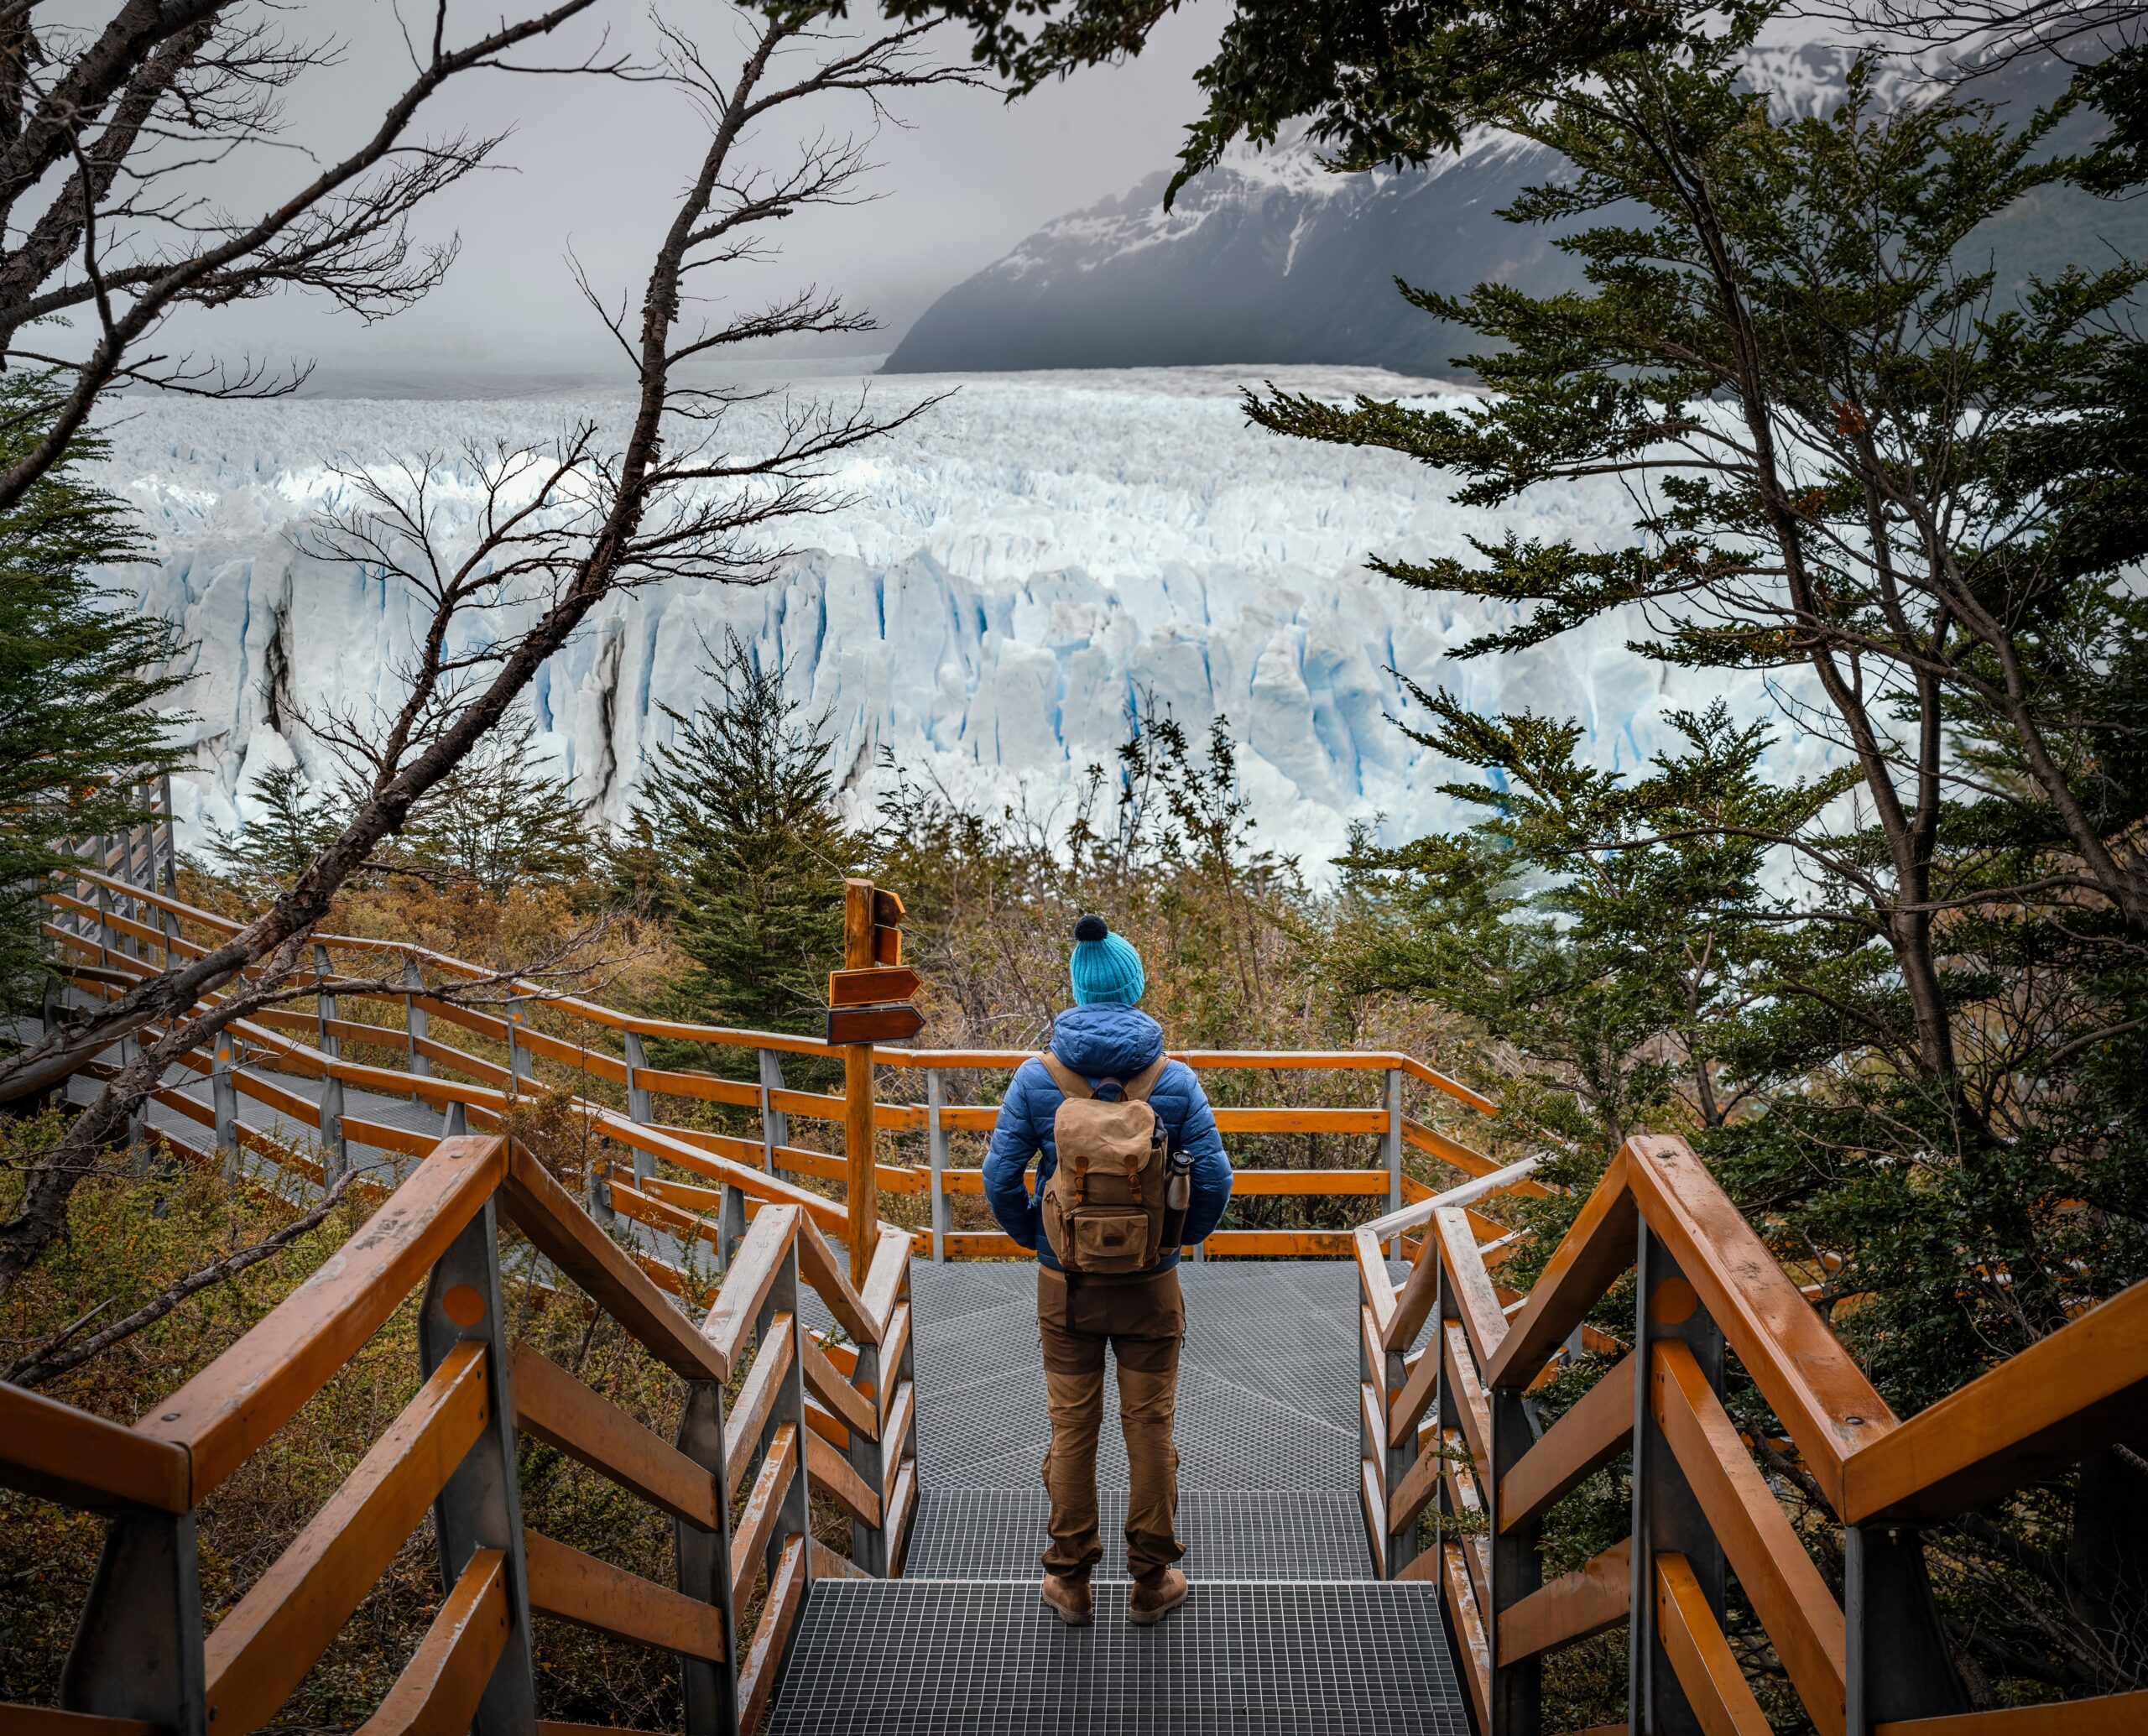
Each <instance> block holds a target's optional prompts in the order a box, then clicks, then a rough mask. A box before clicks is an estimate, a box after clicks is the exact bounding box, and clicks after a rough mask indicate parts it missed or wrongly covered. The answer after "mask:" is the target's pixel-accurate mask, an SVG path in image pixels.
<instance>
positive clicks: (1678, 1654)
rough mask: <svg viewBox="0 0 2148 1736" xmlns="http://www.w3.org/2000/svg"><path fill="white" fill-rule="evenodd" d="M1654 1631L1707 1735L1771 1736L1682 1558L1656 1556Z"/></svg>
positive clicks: (1697, 1583) (1713, 1614)
mask: <svg viewBox="0 0 2148 1736" xmlns="http://www.w3.org/2000/svg"><path fill="white" fill-rule="evenodd" d="M1655 1631H1656V1634H1657V1637H1658V1638H1659V1639H1661V1641H1662V1642H1663V1650H1664V1652H1665V1654H1666V1655H1667V1656H1668V1657H1669V1658H1670V1660H1671V1671H1672V1673H1673V1674H1675V1675H1676V1676H1677V1678H1678V1686H1681V1688H1683V1689H1684V1690H1685V1691H1686V1700H1687V1704H1689V1705H1690V1706H1691V1707H1692V1708H1693V1715H1694V1717H1695V1718H1697V1719H1699V1720H1700V1725H1701V1728H1702V1730H1703V1731H1704V1732H1705V1733H1706V1736H1769V1730H1768V1721H1767V1719H1766V1718H1765V1717H1763V1716H1762V1715H1761V1713H1760V1702H1758V1701H1756V1700H1755V1699H1754V1697H1753V1691H1752V1689H1751V1688H1749V1687H1748V1686H1746V1685H1745V1676H1744V1671H1741V1670H1740V1669H1739V1667H1738V1659H1737V1656H1736V1655H1735V1654H1734V1652H1732V1650H1731V1649H1730V1642H1729V1641H1728V1640H1725V1639H1724V1638H1723V1629H1721V1628H1719V1627H1718V1626H1717V1625H1716V1619H1715V1613H1714V1612H1713V1610H1711V1609H1710V1608H1708V1600H1707V1594H1706V1593H1703V1592H1702V1590H1701V1584H1700V1582H1699V1581H1698V1580H1697V1579H1696V1578H1695V1577H1693V1570H1692V1567H1690V1566H1689V1565H1688V1564H1687V1560H1686V1557H1685V1556H1682V1555H1669V1554H1666V1555H1660V1556H1657V1557H1656V1558H1655ZM1838 1718H1839V1711H1838Z"/></svg>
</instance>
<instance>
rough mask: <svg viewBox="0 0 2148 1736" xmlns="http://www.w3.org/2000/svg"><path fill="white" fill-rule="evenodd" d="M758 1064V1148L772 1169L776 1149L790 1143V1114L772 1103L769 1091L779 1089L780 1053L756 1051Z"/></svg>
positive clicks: (780, 1085)
mask: <svg viewBox="0 0 2148 1736" xmlns="http://www.w3.org/2000/svg"><path fill="white" fill-rule="evenodd" d="M758 1053H759V1056H760V1065H761V1150H762V1153H763V1155H764V1158H763V1160H764V1167H765V1168H766V1169H767V1170H768V1172H769V1174H770V1175H771V1176H773V1175H774V1174H775V1173H776V1156H775V1155H776V1152H777V1151H778V1150H779V1149H780V1148H781V1147H783V1146H785V1145H788V1144H790V1117H789V1116H788V1115H786V1114H785V1113H783V1111H782V1110H780V1109H779V1108H776V1107H775V1105H774V1101H773V1099H772V1098H771V1097H770V1095H769V1094H770V1093H771V1092H778V1091H781V1090H782V1089H783V1088H784V1084H783V1056H781V1055H780V1054H779V1053H778V1052H777V1051H776V1050H774V1049H763V1050H759V1051H758Z"/></svg>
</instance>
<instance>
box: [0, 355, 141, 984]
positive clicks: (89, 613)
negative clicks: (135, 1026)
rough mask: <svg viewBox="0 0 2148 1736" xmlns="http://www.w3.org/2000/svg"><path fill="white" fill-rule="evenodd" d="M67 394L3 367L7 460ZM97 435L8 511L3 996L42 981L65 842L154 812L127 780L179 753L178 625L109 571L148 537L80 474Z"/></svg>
mask: <svg viewBox="0 0 2148 1736" xmlns="http://www.w3.org/2000/svg"><path fill="white" fill-rule="evenodd" d="M55 404H56V399H55V387H54V385H53V384H52V383H51V381H50V378H49V377H47V376H44V375H41V374H27V373H12V374H7V375H4V376H0V468H5V467H8V466H12V465H13V464H15V463H16V462H18V461H19V460H20V459H21V458H22V457H23V455H24V454H25V453H27V452H28V451H29V450H30V449H31V448H33V447H34V446H37V445H38V444H39V442H40V441H42V440H43V438H44V431H45V429H46V426H47V425H48V424H49V422H50V418H51V416H52V414H53V413H54V409H55ZM100 450H101V449H100V447H99V446H98V444H97V442H96V441H94V440H91V439H88V438H81V439H77V440H76V441H74V442H73V443H72V444H71V445H70V446H69V447H68V449H67V452H66V455H65V457H64V458H63V459H62V460H61V461H60V463H58V464H57V465H55V466H54V467H52V468H51V469H50V470H48V471H46V472H44V474H43V475H42V476H41V477H39V479H38V480H37V481H36V482H34V483H32V484H31V485H30V486H29V489H28V490H27V492H26V493H24V494H23V496H22V498H21V499H20V500H18V502H17V503H15V504H14V505H13V507H11V508H8V509H7V510H6V511H5V512H4V513H0V995H4V997H5V998H6V999H7V1000H8V1003H9V1004H13V1005H17V1006H20V1005H22V1004H25V1003H29V1004H34V1002H35V1000H36V998H37V991H38V988H39V985H40V984H41V983H42V982H43V980H44V960H43V951H44V948H43V944H42V939H41V936H40V932H39V923H40V921H41V920H42V917H43V914H44V906H43V905H42V904H41V903H40V902H39V897H40V894H42V893H43V892H44V889H45V887H46V884H47V883H48V880H49V878H50V876H51V875H52V874H54V873H55V872H57V871H58V870H59V869H60V868H61V866H62V865H63V864H64V863H66V862H67V861H68V860H69V859H70V858H68V857H67V856H65V854H64V852H61V851H60V849H58V848H57V844H58V842H59V841H60V839H62V838H65V837H88V836H94V835H96V834H100V833H107V832H117V831H121V830H123V829H124V828H126V827H127V826H132V825H136V824H139V823H141V822H142V821H144V820H146V819H147V818H148V817H149V816H148V815H146V814H145V813H143V812H142V811H140V804H139V802H138V800H135V799H134V798H133V796H132V795H130V793H129V790H130V786H131V785H133V784H134V783H135V782H136V781H137V779H138V778H140V777H144V776H147V777H154V776H155V775H157V774H159V773H161V772H164V771H167V770H169V769H171V768H172V767H174V766H175V765H176V764H178V763H179V760H180V754H179V752H178V750H177V749H176V748H174V747H173V746H172V744H171V741H170V737H169V723H170V722H172V721H173V720H172V719H171V717H169V715H168V714H164V713H162V712H160V708H159V701H161V700H163V699H164V696H166V695H168V694H169V693H170V692H171V691H172V690H173V689H174V688H175V687H176V686H178V685H179V683H180V679H181V677H180V676H177V675H171V674H168V673H166V672H164V671H165V666H166V665H167V664H168V663H169V659H171V658H172V657H173V656H174V655H175V653H176V651H177V649H178V645H177V644H176V641H175V637H174V635H173V633H172V632H171V630H170V628H169V627H168V626H166V625H165V623H162V622H160V621H156V620H152V619H149V618H144V617H142V616H139V615H133V614H129V613H125V612H124V611H123V608H121V607H120V606H119V604H118V602H117V599H115V598H113V597H110V596H108V595H107V593H106V592H105V591H104V590H103V588H102V586H101V585H100V583H99V581H98V580H97V578H96V572H97V570H98V569H100V568H103V567H110V566H118V565H121V564H123V563H124V562H127V561H128V560H134V559H136V558H138V555H139V553H140V550H141V546H142V545H141V539H140V535H139V533H138V531H137V530H136V529H135V528H134V525H133V517H132V514H131V513H130V511H129V509H128V507H127V505H126V503H124V502H123V501H121V500H120V499H118V498H117V497H115V496H113V495H112V494H110V493H107V492H106V491H105V490H103V489H102V488H99V487H96V486H94V485H93V484H91V483H90V482H87V481H86V480H84V478H83V476H82V470H83V467H84V466H85V465H86V463H87V462H88V461H91V460H92V459H94V458H95V457H96V456H97V455H98V453H99V451H100Z"/></svg>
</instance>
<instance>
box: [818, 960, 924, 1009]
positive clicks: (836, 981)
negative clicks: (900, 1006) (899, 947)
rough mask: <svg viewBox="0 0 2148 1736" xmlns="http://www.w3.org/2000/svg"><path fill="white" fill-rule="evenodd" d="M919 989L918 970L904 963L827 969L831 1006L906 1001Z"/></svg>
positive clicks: (854, 1005) (864, 1005)
mask: <svg viewBox="0 0 2148 1736" xmlns="http://www.w3.org/2000/svg"><path fill="white" fill-rule="evenodd" d="M917 990H918V980H917V972H915V971H913V970H910V969H908V968H906V967H904V966H901V965H896V966H894V967H889V968H886V969H881V970H858V971H830V972H828V1004H829V1005H830V1006H832V1007H869V1006H873V1005H875V1004H878V1003H879V1002H881V1001H906V1000H908V999H909V998H910V997H911V996H912V995H914V994H915V993H917Z"/></svg>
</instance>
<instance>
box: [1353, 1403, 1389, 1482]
mask: <svg viewBox="0 0 2148 1736" xmlns="http://www.w3.org/2000/svg"><path fill="white" fill-rule="evenodd" d="M1385 1409H1386V1407H1385V1406H1384V1405H1382V1404H1381V1403H1380V1395H1379V1388H1378V1387H1376V1386H1374V1384H1372V1382H1371V1381H1369V1380H1361V1381H1359V1382H1358V1422H1359V1425H1360V1426H1361V1428H1362V1431H1363V1437H1364V1443H1365V1456H1366V1457H1367V1458H1368V1459H1369V1461H1370V1462H1371V1463H1372V1466H1373V1468H1374V1470H1376V1471H1378V1472H1379V1493H1380V1499H1381V1500H1383V1501H1384V1500H1386V1499H1387V1454H1386V1452H1385V1451H1384V1448H1383V1447H1382V1446H1381V1442H1382V1441H1384V1439H1385V1437H1386V1435H1387V1425H1386V1419H1385V1417H1384V1415H1383V1413H1384V1410H1385Z"/></svg>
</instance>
